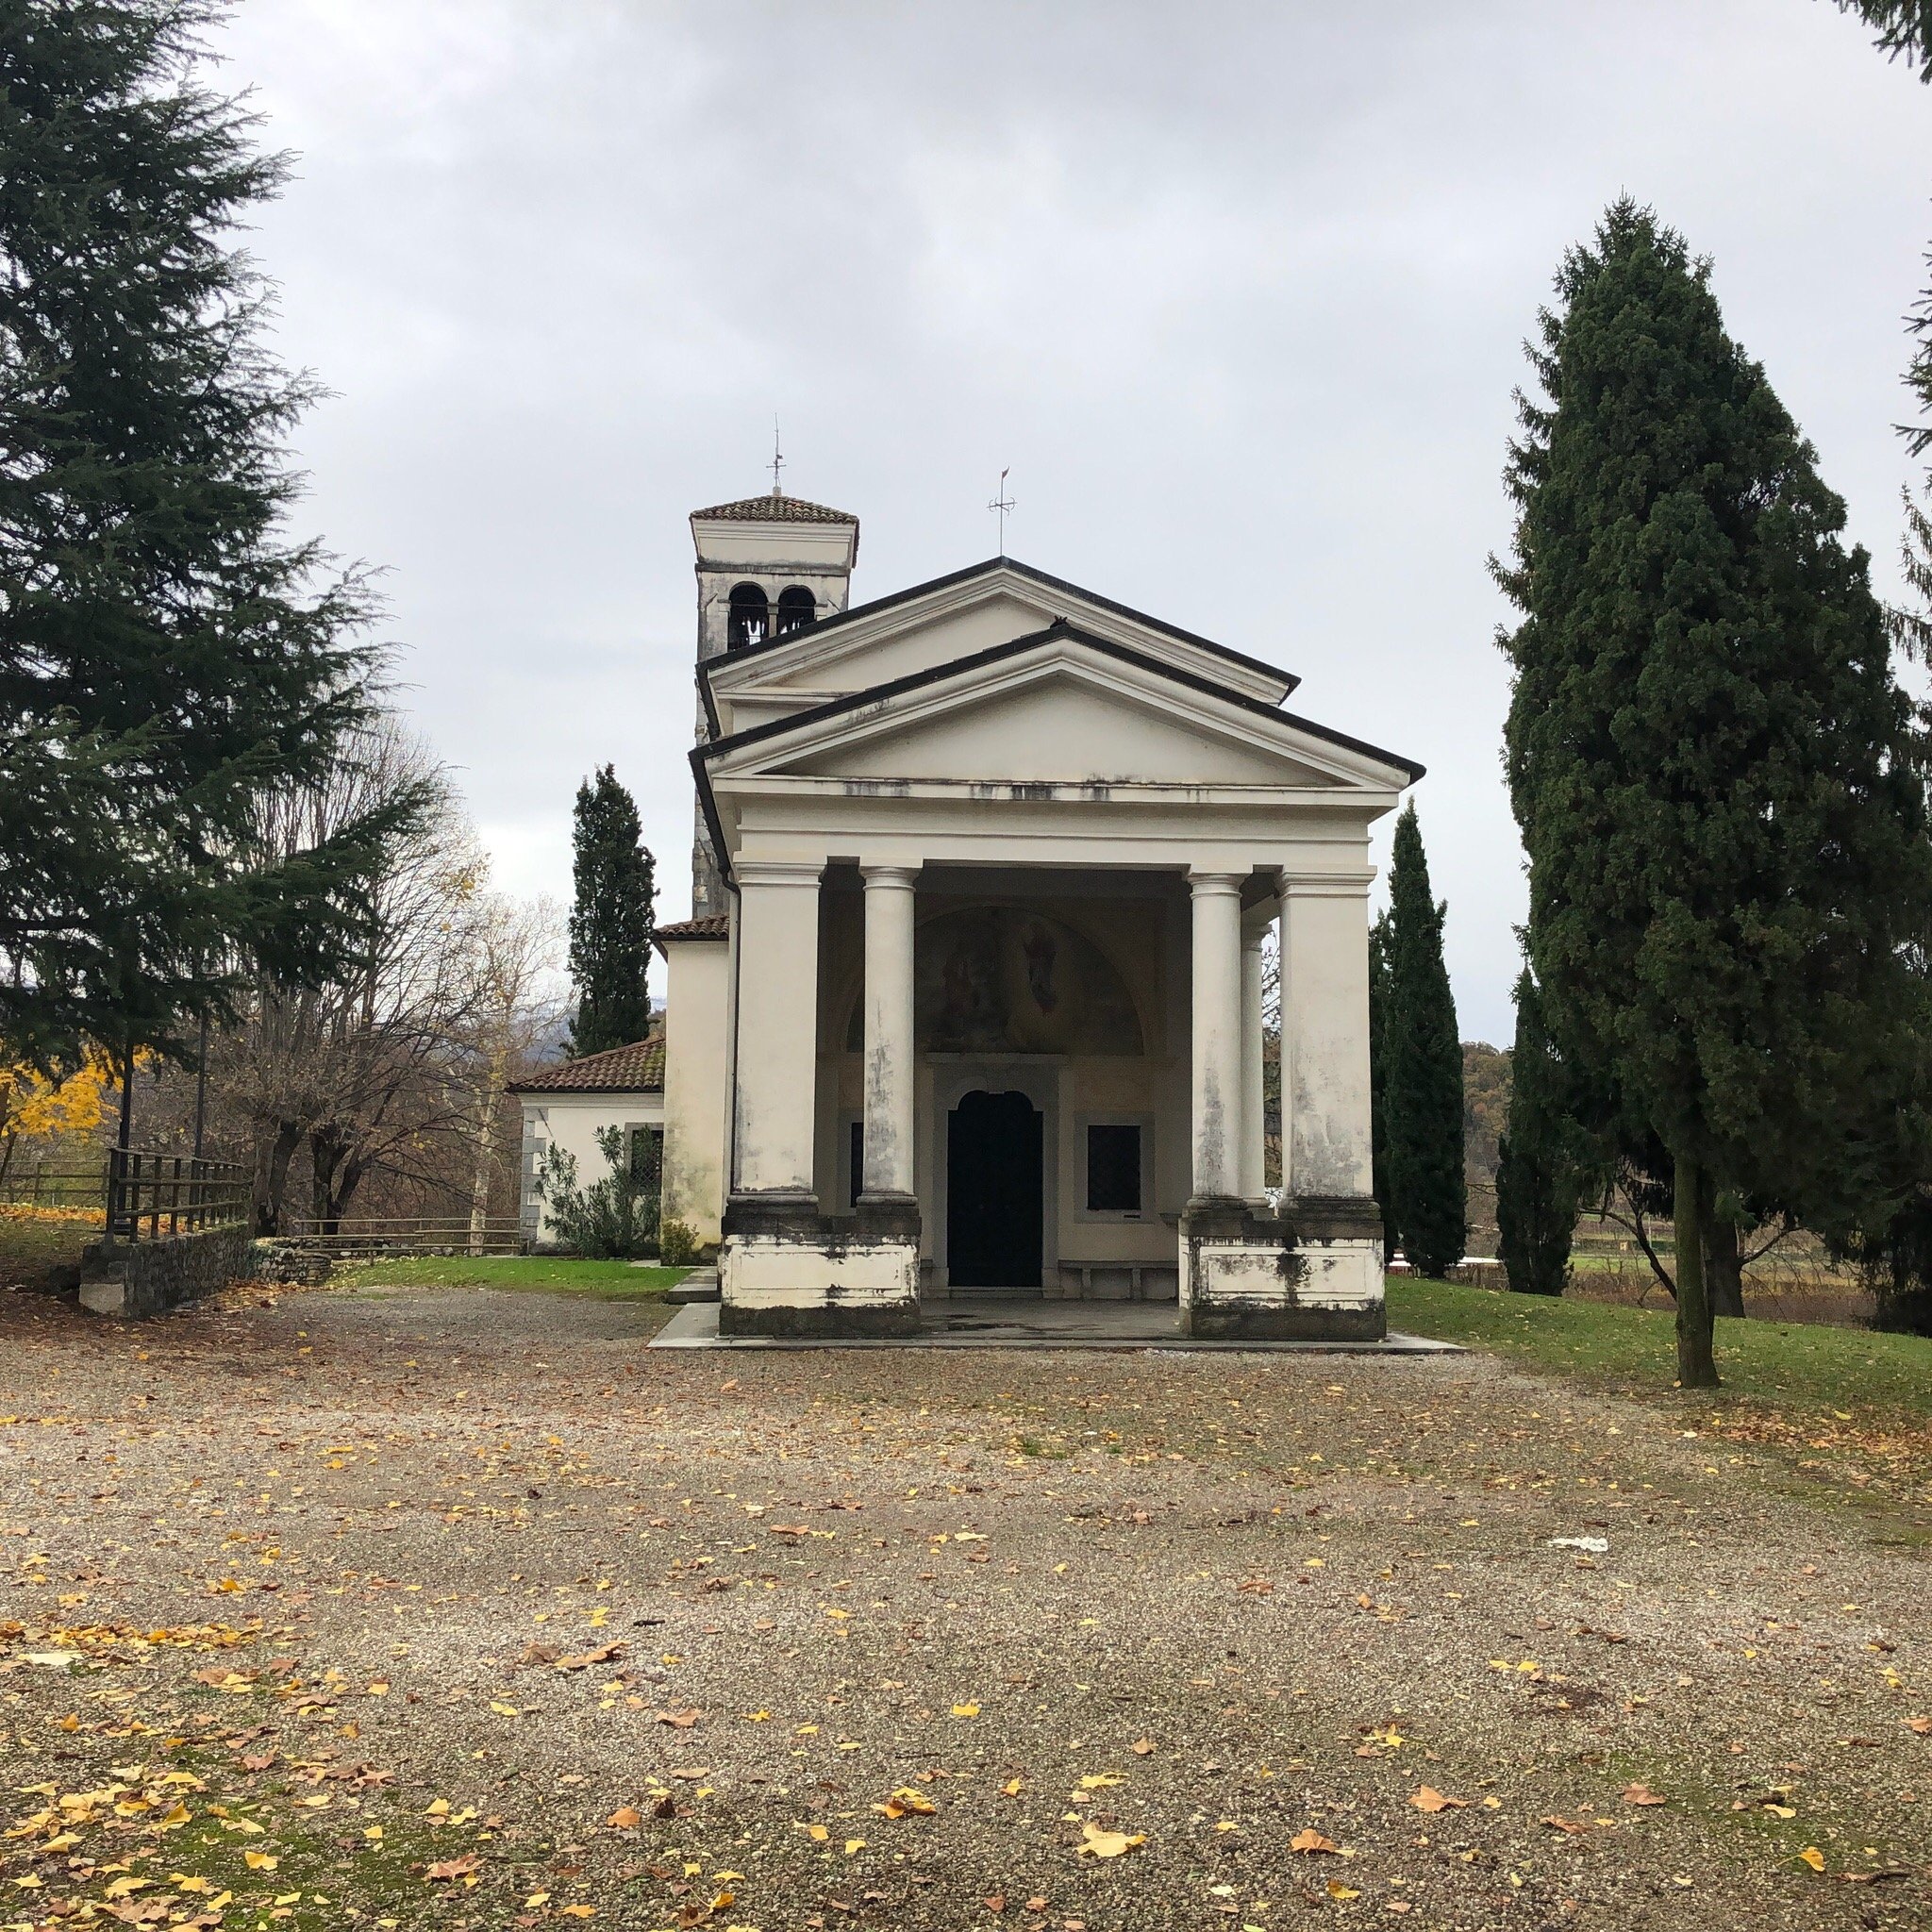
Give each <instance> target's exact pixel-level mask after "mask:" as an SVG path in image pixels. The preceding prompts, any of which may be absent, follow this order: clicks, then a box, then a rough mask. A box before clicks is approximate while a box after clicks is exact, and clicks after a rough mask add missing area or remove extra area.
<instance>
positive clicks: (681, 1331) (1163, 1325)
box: [650, 1301, 1462, 1355]
mask: <svg viewBox="0 0 1932 1932" xmlns="http://www.w3.org/2000/svg"><path fill="white" fill-rule="evenodd" d="M922 1313H923V1315H924V1327H923V1329H922V1330H921V1332H920V1333H919V1334H917V1335H905V1336H895V1337H892V1338H891V1339H888V1340H879V1341H795V1340H786V1341H775V1340H772V1339H769V1338H767V1337H764V1336H723V1335H720V1334H719V1333H718V1305H717V1303H716V1302H696V1303H691V1304H690V1305H688V1306H686V1307H681V1308H679V1309H678V1311H677V1313H676V1314H675V1315H674V1316H672V1318H671V1319H670V1321H669V1322H667V1323H666V1324H664V1326H663V1327H661V1328H660V1329H658V1333H657V1334H656V1335H655V1336H653V1337H652V1339H651V1341H650V1346H651V1347H653V1348H1098V1349H1140V1350H1147V1349H1158V1350H1161V1351H1163V1352H1164V1351H1169V1350H1175V1351H1178V1350H1185V1351H1187V1352H1188V1353H1190V1354H1194V1353H1199V1354H1211V1353H1214V1352H1216V1351H1219V1352H1221V1353H1223V1354H1231V1355H1460V1354H1461V1353H1462V1351H1461V1349H1459V1348H1458V1347H1457V1345H1456V1344H1455V1343H1454V1342H1452V1341H1429V1340H1428V1339H1427V1338H1426V1337H1424V1336H1421V1335H1391V1336H1390V1337H1389V1338H1388V1339H1387V1340H1386V1341H1194V1340H1193V1339H1192V1338H1191V1337H1189V1336H1186V1335H1183V1334H1182V1333H1181V1317H1180V1309H1179V1308H1178V1307H1175V1305H1174V1303H1173V1302H1060V1301H1054V1302H1040V1301H1011V1302H994V1301H977V1302H963V1301H955V1302H928V1303H926V1304H925V1305H924V1307H923V1309H922Z"/></svg>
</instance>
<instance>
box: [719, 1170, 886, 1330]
mask: <svg viewBox="0 0 1932 1932" xmlns="http://www.w3.org/2000/svg"><path fill="white" fill-rule="evenodd" d="M718 1288H719V1308H718V1332H719V1334H720V1335H757V1336H770V1337H774V1338H778V1339H800V1340H843V1339H850V1340H868V1339H873V1338H876V1337H881V1336H894V1335H912V1334H916V1333H917V1332H918V1329H919V1204H918V1203H917V1202H916V1201H914V1200H911V1199H910V1198H909V1197H908V1198H905V1199H900V1198H897V1197H893V1198H890V1199H876V1198H868V1199H862V1200H861V1201H860V1202H859V1204H858V1213H857V1215H856V1216H854V1217H852V1218H849V1219H847V1218H839V1219H833V1218H831V1217H829V1216H826V1215H822V1214H820V1213H819V1212H818V1203H817V1201H816V1200H814V1199H813V1198H812V1197H811V1196H809V1195H806V1196H786V1197H784V1198H783V1199H777V1198H773V1197H765V1198H762V1199H761V1198H759V1197H757V1196H739V1197H736V1198H734V1199H733V1200H732V1201H731V1202H730V1203H729V1204H728V1205H727V1206H726V1208H725V1209H724V1247H723V1249H722V1250H721V1251H720V1253H719V1256H718Z"/></svg>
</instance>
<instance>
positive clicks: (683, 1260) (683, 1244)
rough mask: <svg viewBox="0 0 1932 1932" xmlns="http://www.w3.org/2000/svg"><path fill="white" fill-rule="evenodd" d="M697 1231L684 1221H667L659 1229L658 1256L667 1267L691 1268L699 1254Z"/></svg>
mask: <svg viewBox="0 0 1932 1932" xmlns="http://www.w3.org/2000/svg"><path fill="white" fill-rule="evenodd" d="M699 1252H700V1250H699V1243H698V1238H697V1235H696V1233H695V1232H694V1231H693V1230H692V1229H691V1227H690V1226H688V1225H687V1224H685V1223H684V1222H682V1221H667V1222H666V1223H665V1224H664V1225H663V1226H662V1227H660V1228H659V1229H658V1260H660V1261H661V1262H663V1264H664V1265H665V1267H667V1268H689V1267H690V1266H691V1263H692V1262H693V1261H695V1260H696V1259H697V1257H698V1254H699Z"/></svg>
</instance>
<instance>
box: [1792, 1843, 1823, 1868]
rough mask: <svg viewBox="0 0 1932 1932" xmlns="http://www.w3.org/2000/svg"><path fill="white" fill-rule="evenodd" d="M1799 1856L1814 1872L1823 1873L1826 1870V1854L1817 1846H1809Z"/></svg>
mask: <svg viewBox="0 0 1932 1932" xmlns="http://www.w3.org/2000/svg"><path fill="white" fill-rule="evenodd" d="M1798 1856H1799V1857H1801V1858H1802V1859H1803V1860H1804V1861H1805V1863H1806V1864H1807V1865H1808V1866H1810V1868H1811V1869H1812V1871H1814V1872H1823V1871H1824V1853H1823V1852H1821V1851H1820V1850H1819V1849H1818V1847H1817V1846H1816V1845H1807V1846H1806V1847H1805V1849H1804V1850H1803V1851H1802V1852H1800V1853H1799V1854H1798Z"/></svg>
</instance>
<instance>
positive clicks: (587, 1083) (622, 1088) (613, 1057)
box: [509, 1033, 664, 1093]
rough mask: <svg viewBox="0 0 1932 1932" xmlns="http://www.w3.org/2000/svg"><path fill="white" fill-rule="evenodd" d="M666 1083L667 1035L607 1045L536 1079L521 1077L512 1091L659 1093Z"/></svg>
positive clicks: (566, 1062) (539, 1075) (550, 1070)
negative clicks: (665, 1049) (665, 1053)
mask: <svg viewBox="0 0 1932 1932" xmlns="http://www.w3.org/2000/svg"><path fill="white" fill-rule="evenodd" d="M663 1086H664V1036H663V1035H662V1034H661V1033H654V1034H652V1035H651V1037H650V1038H649V1039H648V1040H634V1041H631V1043H630V1044H629V1045H628V1046H612V1047H607V1048H606V1049H605V1050H604V1052H602V1053H589V1054H586V1055H585V1056H584V1057H583V1058H582V1059H580V1060H565V1061H564V1062H563V1063H562V1064H561V1065H560V1066H555V1067H545V1068H544V1069H543V1071H542V1072H541V1074H538V1075H536V1077H534V1078H533V1079H529V1080H519V1081H518V1082H517V1083H516V1085H515V1086H513V1087H512V1088H511V1089H510V1090H509V1091H511V1092H512V1093H656V1092H660V1091H662V1090H663Z"/></svg>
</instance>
